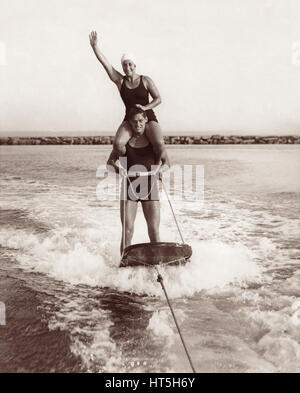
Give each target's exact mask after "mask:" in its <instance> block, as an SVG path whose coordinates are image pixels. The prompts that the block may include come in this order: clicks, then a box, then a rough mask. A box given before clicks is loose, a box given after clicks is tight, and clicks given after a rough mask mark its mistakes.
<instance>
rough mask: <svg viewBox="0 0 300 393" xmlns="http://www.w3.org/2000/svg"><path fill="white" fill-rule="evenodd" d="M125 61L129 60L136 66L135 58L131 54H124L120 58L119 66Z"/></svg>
mask: <svg viewBox="0 0 300 393" xmlns="http://www.w3.org/2000/svg"><path fill="white" fill-rule="evenodd" d="M126 60H130V61H132V62H133V64H135V65H136V61H135V56H134V55H133V54H131V53H124V55H123V56H122V57H121V64H123V63H124V61H126Z"/></svg>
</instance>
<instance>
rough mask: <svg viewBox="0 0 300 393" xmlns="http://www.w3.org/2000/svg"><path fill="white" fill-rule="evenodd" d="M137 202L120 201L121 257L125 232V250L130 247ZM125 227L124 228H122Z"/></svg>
mask: <svg viewBox="0 0 300 393" xmlns="http://www.w3.org/2000/svg"><path fill="white" fill-rule="evenodd" d="M124 202H125V225H124ZM137 205H138V204H137V202H135V201H130V200H127V201H124V200H121V201H120V213H121V222H122V239H121V247H120V250H121V255H122V253H123V233H124V230H125V248H126V247H128V246H130V244H131V240H132V236H133V231H134V221H135V217H136V212H137ZM124 227H125V228H124Z"/></svg>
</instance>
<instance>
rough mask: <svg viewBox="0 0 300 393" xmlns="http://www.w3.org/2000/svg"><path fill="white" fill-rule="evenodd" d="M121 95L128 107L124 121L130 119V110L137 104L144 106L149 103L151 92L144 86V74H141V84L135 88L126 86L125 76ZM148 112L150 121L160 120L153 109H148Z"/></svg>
mask: <svg viewBox="0 0 300 393" xmlns="http://www.w3.org/2000/svg"><path fill="white" fill-rule="evenodd" d="M120 95H121V98H122V100H123V102H124V104H125V107H126V113H125V117H124V121H125V120H129V111H130V109H131V108H132V107H134V106H135V105H136V104H140V105H142V106H145V105H148V104H149V92H148V90H147V89H146V87H145V86H144V83H143V77H142V75H141V76H140V83H139V85H138V86H137V87H135V88H134V89H129V88H128V87H127V86H126V83H125V78H124V79H123V82H122V85H121V89H120ZM146 113H147V117H148V122H149V121H156V122H157V123H158V120H157V118H156V116H155V113H154V112H153V110H152V109H148V110H146Z"/></svg>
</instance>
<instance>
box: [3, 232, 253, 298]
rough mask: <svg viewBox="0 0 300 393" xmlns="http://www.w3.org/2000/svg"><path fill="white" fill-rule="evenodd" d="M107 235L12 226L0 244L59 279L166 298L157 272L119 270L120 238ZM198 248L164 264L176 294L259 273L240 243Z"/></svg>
mask: <svg viewBox="0 0 300 393" xmlns="http://www.w3.org/2000/svg"><path fill="white" fill-rule="evenodd" d="M102 235H103V233H102V231H101V230H100V229H95V228H94V229H87V230H84V229H83V228H81V229H80V231H79V230H76V229H71V228H61V229H55V230H53V231H51V233H48V235H47V237H43V236H42V235H37V234H32V233H27V232H26V231H23V230H16V231H15V230H10V229H6V230H1V231H0V244H1V245H2V246H3V247H9V248H14V249H16V250H17V251H16V257H17V260H18V261H19V263H20V264H21V265H22V266H24V267H27V268H29V269H32V270H35V271H38V272H42V273H45V274H48V275H50V276H52V277H54V278H56V279H58V280H63V281H66V282H68V283H71V284H87V285H91V286H99V287H112V288H115V289H118V290H120V291H129V292H135V293H138V294H148V295H159V296H161V295H162V291H161V288H160V286H159V284H158V283H157V281H156V276H157V274H156V272H155V270H154V269H149V268H144V267H137V268H130V267H129V268H118V265H119V245H118V243H116V241H108V240H104V241H101V237H102ZM104 237H105V236H104ZM192 248H193V256H192V259H191V262H190V263H187V264H186V265H185V266H178V267H161V268H160V272H161V274H162V275H163V279H164V284H165V286H166V288H167V289H168V294H169V295H170V297H180V296H191V295H193V294H194V293H196V292H199V291H201V290H203V289H207V288H212V287H216V286H218V287H223V286H225V285H227V284H229V283H231V282H234V281H244V280H248V279H253V278H254V277H256V276H257V275H258V274H259V268H258V266H257V265H256V264H255V262H254V261H253V257H252V255H251V253H250V251H249V250H248V249H247V248H246V247H245V246H242V245H240V244H236V245H234V246H229V245H227V244H224V243H221V242H218V241H210V242H209V241H199V242H195V243H194V244H192Z"/></svg>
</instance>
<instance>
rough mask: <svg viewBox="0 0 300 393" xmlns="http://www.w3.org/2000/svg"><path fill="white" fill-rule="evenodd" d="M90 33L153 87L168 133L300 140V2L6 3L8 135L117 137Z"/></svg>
mask: <svg viewBox="0 0 300 393" xmlns="http://www.w3.org/2000/svg"><path fill="white" fill-rule="evenodd" d="M92 30H96V31H97V32H98V36H99V46H100V48H101V50H102V51H103V53H104V54H105V56H106V57H107V58H108V59H109V61H110V62H111V63H112V65H113V66H114V67H115V68H116V69H118V70H119V71H121V64H120V57H121V55H122V54H123V53H125V52H130V53H134V54H135V57H136V59H137V64H136V65H137V69H136V71H137V73H138V74H142V75H148V76H150V77H151V78H152V79H153V81H154V83H155V84H156V86H157V87H158V90H159V91H160V94H161V97H162V104H161V105H160V106H158V107H157V108H155V112H156V115H157V117H158V119H159V122H160V124H161V127H162V129H163V131H165V132H166V133H167V132H168V133H172V132H180V133H182V134H193V133H198V132H200V133H203V134H211V133H222V134H241V133H247V134H282V135H283V134H300V1H299V0H184V1H183V0H152V1H149V0H51V1H49V0H0V132H2V133H3V132H6V133H12V132H14V131H20V132H21V131H22V132H27V133H29V132H32V131H41V132H43V133H45V134H47V135H51V134H52V133H60V132H62V133H63V132H79V133H81V134H83V135H84V134H89V133H91V132H102V131H106V132H110V133H111V134H114V133H115V130H116V129H117V128H118V126H119V124H120V123H121V121H122V119H123V117H124V105H123V103H122V101H121V98H120V95H119V92H118V90H117V87H116V86H115V85H114V84H113V83H112V82H111V81H110V80H109V78H108V76H107V74H106V73H105V71H104V69H103V68H102V66H101V64H100V63H99V62H98V61H97V59H96V57H95V55H94V54H93V52H92V49H91V47H90V45H89V38H88V36H89V32H90V31H92Z"/></svg>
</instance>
